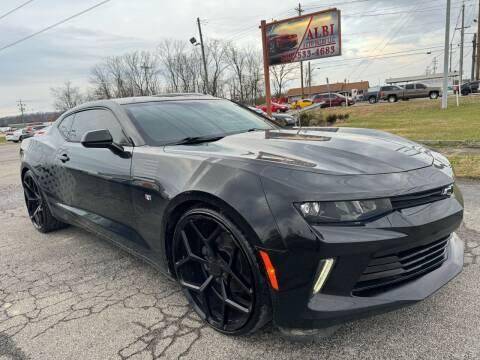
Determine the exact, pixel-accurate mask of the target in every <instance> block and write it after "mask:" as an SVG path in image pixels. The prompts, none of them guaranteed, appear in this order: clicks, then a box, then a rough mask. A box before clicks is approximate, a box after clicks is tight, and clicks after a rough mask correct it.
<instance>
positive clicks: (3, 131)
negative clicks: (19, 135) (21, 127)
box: [0, 126, 12, 134]
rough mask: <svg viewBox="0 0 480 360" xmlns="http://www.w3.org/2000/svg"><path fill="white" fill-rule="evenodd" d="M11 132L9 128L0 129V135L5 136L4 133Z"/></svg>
mask: <svg viewBox="0 0 480 360" xmlns="http://www.w3.org/2000/svg"><path fill="white" fill-rule="evenodd" d="M11 130H12V128H11V127H10V126H4V127H0V133H2V134H5V133H7V132H9V131H11Z"/></svg>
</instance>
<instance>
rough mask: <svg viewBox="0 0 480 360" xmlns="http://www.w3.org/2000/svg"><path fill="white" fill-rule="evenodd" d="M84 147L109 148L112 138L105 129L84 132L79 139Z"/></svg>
mask: <svg viewBox="0 0 480 360" xmlns="http://www.w3.org/2000/svg"><path fill="white" fill-rule="evenodd" d="M80 142H81V144H82V145H83V146H85V147H86V148H110V147H111V146H112V145H113V138H112V134H110V131H108V130H107V129H102V130H93V131H88V132H86V133H85V134H84V135H83V137H82V140H81V141H80Z"/></svg>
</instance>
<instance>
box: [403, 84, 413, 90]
mask: <svg viewBox="0 0 480 360" xmlns="http://www.w3.org/2000/svg"><path fill="white" fill-rule="evenodd" d="M414 88H415V85H413V84H408V85H406V86H405V89H407V90H413V89H414Z"/></svg>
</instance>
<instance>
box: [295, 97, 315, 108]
mask: <svg viewBox="0 0 480 360" xmlns="http://www.w3.org/2000/svg"><path fill="white" fill-rule="evenodd" d="M312 104H313V101H312V100H310V99H300V100H297V101H294V102H293V103H291V104H290V109H296V110H299V109H303V108H305V107H307V106H311V105H312Z"/></svg>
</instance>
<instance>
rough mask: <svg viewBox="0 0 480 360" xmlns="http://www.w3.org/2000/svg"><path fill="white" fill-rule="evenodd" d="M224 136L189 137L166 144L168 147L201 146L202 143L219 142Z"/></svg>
mask: <svg viewBox="0 0 480 360" xmlns="http://www.w3.org/2000/svg"><path fill="white" fill-rule="evenodd" d="M223 138H224V136H223V135H222V136H189V137H186V138H183V139H181V140H178V141H175V142H172V143H169V144H165V145H166V146H168V145H193V144H201V143H206V142H213V141H218V140H220V139H223Z"/></svg>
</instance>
